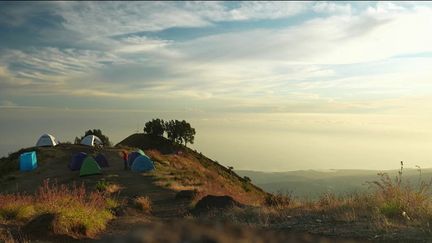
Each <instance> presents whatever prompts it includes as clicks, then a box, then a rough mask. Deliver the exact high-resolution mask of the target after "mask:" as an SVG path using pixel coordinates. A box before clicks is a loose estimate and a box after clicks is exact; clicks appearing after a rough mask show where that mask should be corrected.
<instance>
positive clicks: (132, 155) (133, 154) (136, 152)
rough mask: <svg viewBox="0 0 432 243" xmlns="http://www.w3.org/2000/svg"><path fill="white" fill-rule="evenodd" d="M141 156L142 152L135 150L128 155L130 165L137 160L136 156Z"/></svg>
mask: <svg viewBox="0 0 432 243" xmlns="http://www.w3.org/2000/svg"><path fill="white" fill-rule="evenodd" d="M139 156H143V155H142V154H141V153H140V152H138V151H134V152H132V153H130V154H129V155H128V165H129V167H131V166H132V163H133V162H134V161H135V159H136V158H138V157H139Z"/></svg>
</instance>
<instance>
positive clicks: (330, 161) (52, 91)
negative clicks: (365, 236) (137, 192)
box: [0, 2, 432, 171]
mask: <svg viewBox="0 0 432 243" xmlns="http://www.w3.org/2000/svg"><path fill="white" fill-rule="evenodd" d="M0 14H1V15H2V16H4V17H3V18H1V19H0V33H2V38H0V114H1V115H0V135H1V136H2V140H0V156H5V155H7V154H8V153H10V152H14V151H16V150H17V149H19V148H22V147H28V146H33V145H34V144H35V143H36V141H37V139H38V137H39V136H40V135H41V134H43V133H51V134H53V135H54V136H56V138H57V139H58V140H60V141H62V142H64V141H70V142H73V139H74V138H75V136H81V135H83V133H84V131H86V130H88V129H93V128H97V129H102V131H103V133H104V134H106V135H108V136H109V138H110V139H111V141H113V143H114V144H115V143H118V142H120V141H121V140H122V139H123V138H125V137H127V136H128V135H130V134H132V133H134V132H137V131H138V132H142V129H143V126H144V123H145V122H146V121H148V120H150V119H152V118H162V119H180V120H182V119H185V120H187V121H188V122H190V123H191V125H192V126H193V127H195V128H196V131H197V135H196V137H195V144H193V145H191V147H192V148H194V149H197V150H198V151H200V152H202V153H203V154H205V155H207V156H208V157H210V158H212V159H215V160H217V161H220V162H221V163H222V164H224V165H227V166H233V167H234V168H235V169H244V170H256V171H292V170H307V169H316V170H326V169H371V170H383V169H398V167H399V162H400V161H404V162H405V164H406V166H407V167H414V166H415V165H419V166H421V167H422V168H430V167H432V152H431V151H430V148H432V114H431V113H430V112H428V111H429V110H431V108H432V102H431V101H432V80H431V78H432V69H431V68H430V67H431V66H432V45H431V44H430V43H432V34H431V32H430V26H431V24H432V3H430V2H414V3H412V2H25V3H20V2H16V3H14V2H1V3H0Z"/></svg>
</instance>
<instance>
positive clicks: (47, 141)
mask: <svg viewBox="0 0 432 243" xmlns="http://www.w3.org/2000/svg"><path fill="white" fill-rule="evenodd" d="M57 144H58V143H57V141H56V139H55V137H54V136H53V135H51V134H48V133H45V134H44V135H42V136H40V138H39V140H38V141H37V143H36V146H37V147H44V146H56V145H57Z"/></svg>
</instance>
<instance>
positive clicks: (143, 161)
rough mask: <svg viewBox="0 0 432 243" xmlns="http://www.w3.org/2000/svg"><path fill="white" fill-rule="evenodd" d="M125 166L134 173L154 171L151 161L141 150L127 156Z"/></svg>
mask: <svg viewBox="0 0 432 243" xmlns="http://www.w3.org/2000/svg"><path fill="white" fill-rule="evenodd" d="M127 165H128V167H129V168H130V169H131V170H132V171H135V172H149V171H152V170H154V169H155V166H154V164H153V161H152V160H151V159H150V158H149V157H148V156H147V155H146V154H145V153H144V151H142V150H141V149H137V150H135V151H133V152H131V153H129V154H128V156H127Z"/></svg>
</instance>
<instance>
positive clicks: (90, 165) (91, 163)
mask: <svg viewBox="0 0 432 243" xmlns="http://www.w3.org/2000/svg"><path fill="white" fill-rule="evenodd" d="M98 174H102V173H101V168H100V167H99V165H98V163H97V162H96V160H95V159H94V158H93V157H92V156H87V158H85V159H84V161H83V163H82V165H81V169H80V176H88V175H98Z"/></svg>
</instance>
